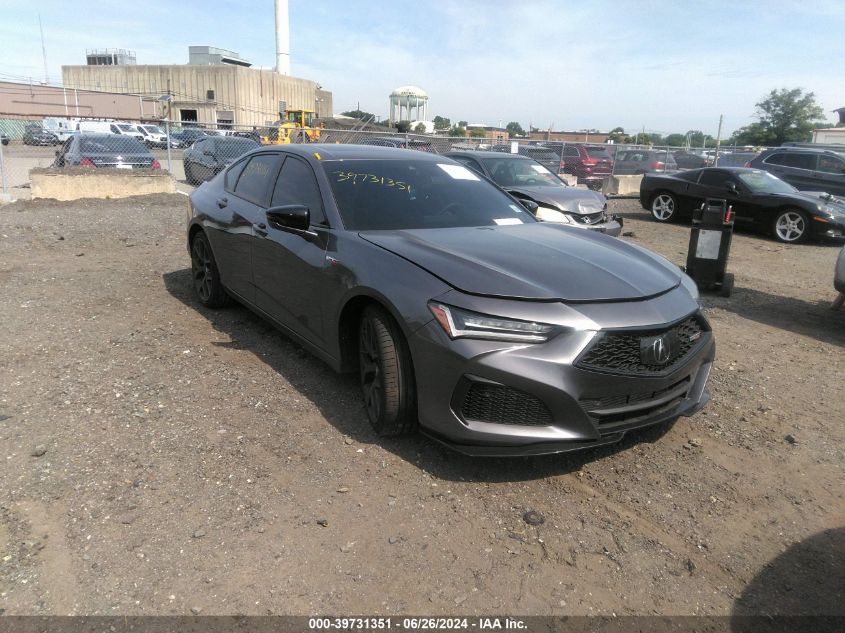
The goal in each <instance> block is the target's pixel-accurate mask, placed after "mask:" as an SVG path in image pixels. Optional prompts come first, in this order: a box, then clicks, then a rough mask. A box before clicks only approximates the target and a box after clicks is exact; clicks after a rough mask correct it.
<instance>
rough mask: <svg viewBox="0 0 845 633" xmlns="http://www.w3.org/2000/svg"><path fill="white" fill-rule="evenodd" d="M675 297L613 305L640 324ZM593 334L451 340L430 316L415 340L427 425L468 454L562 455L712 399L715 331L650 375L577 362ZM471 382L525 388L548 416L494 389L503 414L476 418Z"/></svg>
mask: <svg viewBox="0 0 845 633" xmlns="http://www.w3.org/2000/svg"><path fill="white" fill-rule="evenodd" d="M668 294H669V295H672V294H675V293H668ZM673 301H674V299H673V298H671V297H668V296H666V295H664V296H663V297H660V298H657V299H655V300H652V301H644V302H630V303H625V304H616V306H617V307H616V310H617V311H618V310H620V308H621V310H622V313H623V314H624V313H627V314H626V315H625V316H626V317H630V319H629V323H631V324H633V325H634V326H635V327H638V328H639V327H640V326H641V325H643V324H641V323H639V322H641V321H644V320H648V318H649V316H648V315H649V314H651V316H652V317H653V316H654V314H656V313H659V312H661V311H664V310H667V309H670V304H671V303H672V302H673ZM648 304H662V305H648ZM607 305H613V304H606V305H605V306H604V307H602V308H601V309H600V310H598V311H597V313H601V312H602V311H604V312H605V313H607V312H608V309H607ZM623 306H624V307H623ZM675 307H678V306H677V305H676V306H675ZM687 307H689V304H687ZM579 309H580V307H579ZM691 311H693V312H694V311H695V308H692V310H691ZM689 314H690V311H687V312H686V313H685V314H680V315H679V314H676V315H675V317H678V316H681V317H684V318H686V317H687V316H688V315H689ZM670 320H671V319H667V321H666V322H664V323H668V322H669V321H670ZM704 323H705V324H706V321H704ZM595 336H596V332H595V331H589V330H585V331H572V332H567V333H564V334H561V335H559V336H558V337H556V338H554V339H552V340H550V341H549V342H547V343H544V344H542V345H515V344H502V343H495V342H492V341H481V340H473V339H456V340H450V339H449V338H448V337H447V336H446V335H445V334H444V333H443V331H442V329H441V328H440V326H439V325H437V324H436V323H434V322H431V323H429V324H428V325H426V326H425V327H423V328H421V329H420V330H418V331H417V332H416V333H415V334H414V335H413V336H412V337H411V338H410V340H409V342H410V343H411V349H412V355H413V358H414V366H415V373H416V378H417V392H418V402H419V409H418V412H419V422H420V428H421V430H422V432H423V433H425V434H426V435H429V436H431V437H432V438H434V439H436V440H437V441H439V442H442V443H444V444H446V445H448V446H450V447H451V448H453V449H455V450H457V451H460V452H462V453H465V454H468V455H487V456H512V455H517V456H518V455H541V454H550V453H562V452H569V451H577V450H583V449H587V448H593V447H597V446H603V445H606V444H612V443H615V442H618V441H619V440H621V439H622V438H623V437H624V436H625V434H626V433H628V432H629V431H632V430H635V429H641V428H644V427H648V426H652V425H655V424H660V423H662V422H666V421H668V420H673V419H675V418H677V417H678V416H681V415H693V414H694V413H695V412H696V411H698V410H699V409H701V408H702V407H703V406H705V405H706V403H707V402H708V401H709V394H708V392H707V379H708V377H709V375H710V370H711V368H712V363H713V359H714V357H715V343H714V341H713V336H712V333H711V332H710V331H709V330H708V331H707V332H706V334H705V336H704V338H703V339H702V340H701V341H700V343H699V344H697V346H696V347H695V348H694V349H693V350H692V351H690V352H689V353H688V354H687V355H686V356H684V357H683V358H682V359H681V360H680V361H679V362H678V363H676V364H675V365H673V366H672V367H671V369H670V370H668V371H667V372H666V373H664V374H661V375H647V376H642V375H630V374H628V375H623V374H614V373H610V372H605V371H595V370H588V369H584V368H582V367H579V366H577V365H576V364H575V362H576V360H577V359H578V358H579V356H580V355H581V354H582V352H583V350H584V349H585V348H587V347H588V346H589V345H590V343H591V341H592V340H593V337H595ZM470 389H478V390H480V391H481V392H483V393H487V392H488V390H491V391H489V393H491V394H495V393H501V390H505V392H506V393H518V394H522V396H525V397H526V398H529V399H530V402H533V401H537V402H539V403H542V406H543V407H545V410H546V413H544V415H545V416H546V417H542V416H540V417H539V418H537V419H534V420H530V421H528V420H526V419H511V418H508V416H509V415H515V416H519V415H521V414H520V413H512V412H517V411H526V410H528V409H526V408H525V407H520V406H515V405H513V404H512V403H511V402H509V401H500V400H495V398H497V396H495V395H493V396H488V398H492V399H493V400H490V399H488V401H487V402H488V404H489V402H495V404H494V405H492V406H494V407H498V408H497V409H496V411H497V414H496V415H498V416H499V419H498V420H496V421H490V420H489V419H488V420H486V421H482V420H478V419H472V415H471V414H467V413H466V412H467V411H468V410H469V408H468V406H467V404H466V403H467V402H468V399H467V394H468V393H469V390H470ZM496 390H499V391H498V392H497V391H496ZM522 396H520V397H522ZM500 402H502V404H499V403H500ZM596 403H600V404H596ZM602 403H603V404H602ZM620 403H622V404H620ZM531 406H533V404H532V405H531ZM538 419H539V422H538V421H537V420H538Z"/></svg>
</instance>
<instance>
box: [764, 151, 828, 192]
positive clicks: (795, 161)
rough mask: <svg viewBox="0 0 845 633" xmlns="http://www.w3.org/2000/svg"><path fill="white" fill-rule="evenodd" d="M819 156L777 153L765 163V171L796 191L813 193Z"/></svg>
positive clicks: (805, 153) (802, 153) (816, 187)
mask: <svg viewBox="0 0 845 633" xmlns="http://www.w3.org/2000/svg"><path fill="white" fill-rule="evenodd" d="M816 163H817V156H816V154H813V153H812V152H788V151H787V152H776V153H775V154H772V155H771V156H769V157H768V158H766V159H765V160H764V161H763V164H764V165H765V169H766V170H767V171H770V172H771V173H773V174H774V175H775V176H777V177H778V178H780V179H781V180H785V181H786V182H788V183H789V184H790V185H792V186H793V187H795V188H796V189H800V190H802V191H813V190H814V189H818V185H817V184H816V183H815V178H814V176H813V175H814V172H815V171H816V166H817V165H816Z"/></svg>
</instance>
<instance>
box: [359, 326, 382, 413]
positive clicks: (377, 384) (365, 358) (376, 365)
mask: <svg viewBox="0 0 845 633" xmlns="http://www.w3.org/2000/svg"><path fill="white" fill-rule="evenodd" d="M358 355H359V363H360V367H361V389H362V390H363V392H364V403H365V404H366V407H367V415H369V417H370V420H378V419H379V416H380V415H381V400H382V377H381V358H380V357H379V345H378V340H377V334H376V330H375V328H374V327H373V323H372V321H371V320H370V319H364V320H363V321H362V322H361V328H360V332H359V337H358Z"/></svg>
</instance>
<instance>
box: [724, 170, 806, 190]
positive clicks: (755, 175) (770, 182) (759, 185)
mask: <svg viewBox="0 0 845 633" xmlns="http://www.w3.org/2000/svg"><path fill="white" fill-rule="evenodd" d="M737 177H738V178H739V179H740V180H741V181H742V183H743V184H744V185H745V186H746V187H748V188H749V189H751V191H752V193H795V192H796V191H798V190H797V189H796V188H795V187H793V186H792V185H790V184H787V183H785V182H784V181H783V180H781V179H780V178H778V177H777V176H773V175H772V174H770V173H769V172H767V171H745V172H741V173H739V174H737Z"/></svg>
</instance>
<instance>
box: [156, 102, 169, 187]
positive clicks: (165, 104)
mask: <svg viewBox="0 0 845 633" xmlns="http://www.w3.org/2000/svg"><path fill="white" fill-rule="evenodd" d="M158 100H159V101H160V102H161V103H162V104H164V106H165V107H166V108H167V116H166V117H165V118H164V129H165V134H166V135H167V171H169V172H170V173H171V174H173V161H172V160H171V157H170V103H171V101H172V100H173V98H172V97H171V96H170V95H161V96H160V97H159V98H158Z"/></svg>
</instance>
